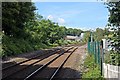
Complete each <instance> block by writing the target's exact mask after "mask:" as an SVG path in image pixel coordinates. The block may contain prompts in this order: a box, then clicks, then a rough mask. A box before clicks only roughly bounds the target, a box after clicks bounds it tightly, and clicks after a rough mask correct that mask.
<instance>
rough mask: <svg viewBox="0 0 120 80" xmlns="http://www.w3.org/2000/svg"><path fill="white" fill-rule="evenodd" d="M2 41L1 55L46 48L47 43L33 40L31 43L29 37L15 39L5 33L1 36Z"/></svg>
mask: <svg viewBox="0 0 120 80" xmlns="http://www.w3.org/2000/svg"><path fill="white" fill-rule="evenodd" d="M2 42H3V45H2V48H3V51H2V53H1V56H3V57H4V56H11V55H16V54H20V53H25V52H30V51H33V50H38V49H44V48H47V45H45V44H42V43H40V42H36V41H34V43H33V42H31V40H29V39H27V40H24V39H22V38H21V39H16V38H13V37H8V36H6V35H4V36H3V40H2Z"/></svg>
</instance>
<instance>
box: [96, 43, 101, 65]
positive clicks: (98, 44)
mask: <svg viewBox="0 0 120 80" xmlns="http://www.w3.org/2000/svg"><path fill="white" fill-rule="evenodd" d="M97 47H98V55H97V57H98V64H100V43H99V42H97Z"/></svg>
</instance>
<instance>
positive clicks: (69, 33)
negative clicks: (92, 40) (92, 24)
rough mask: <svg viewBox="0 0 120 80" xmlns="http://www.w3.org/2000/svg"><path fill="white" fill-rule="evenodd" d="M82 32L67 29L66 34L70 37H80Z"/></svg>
mask: <svg viewBox="0 0 120 80" xmlns="http://www.w3.org/2000/svg"><path fill="white" fill-rule="evenodd" d="M82 32H83V31H82V30H80V29H73V28H68V29H67V30H66V34H67V35H71V36H80V35H81V33H82Z"/></svg>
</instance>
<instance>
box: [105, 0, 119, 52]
mask: <svg viewBox="0 0 120 80" xmlns="http://www.w3.org/2000/svg"><path fill="white" fill-rule="evenodd" d="M107 6H108V7H107V8H108V10H109V12H110V16H109V19H108V22H109V24H108V26H109V27H110V30H112V31H113V36H112V38H109V39H110V41H111V46H112V47H114V49H115V51H117V53H120V1H119V2H109V3H107Z"/></svg>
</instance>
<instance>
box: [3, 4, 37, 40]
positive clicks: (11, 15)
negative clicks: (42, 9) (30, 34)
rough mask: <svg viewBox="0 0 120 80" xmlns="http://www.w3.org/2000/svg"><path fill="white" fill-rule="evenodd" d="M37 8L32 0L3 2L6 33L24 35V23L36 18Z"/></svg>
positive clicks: (4, 29) (17, 35)
mask: <svg viewBox="0 0 120 80" xmlns="http://www.w3.org/2000/svg"><path fill="white" fill-rule="evenodd" d="M35 10H36V8H35V6H34V5H33V3H32V2H3V3H2V22H3V23H2V30H3V31H4V34H5V35H8V36H13V37H19V38H20V37H24V34H25V31H24V25H25V23H26V22H28V21H30V20H33V19H34V15H35V13H34V11H35Z"/></svg>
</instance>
